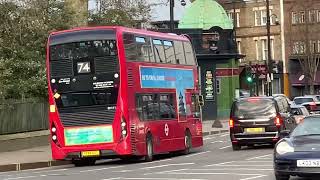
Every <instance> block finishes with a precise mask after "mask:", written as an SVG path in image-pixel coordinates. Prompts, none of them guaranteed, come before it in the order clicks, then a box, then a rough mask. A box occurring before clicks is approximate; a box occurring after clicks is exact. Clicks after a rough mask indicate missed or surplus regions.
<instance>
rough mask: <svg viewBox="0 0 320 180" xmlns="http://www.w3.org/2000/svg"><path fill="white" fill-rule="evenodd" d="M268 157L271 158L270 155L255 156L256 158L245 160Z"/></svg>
mask: <svg viewBox="0 0 320 180" xmlns="http://www.w3.org/2000/svg"><path fill="white" fill-rule="evenodd" d="M268 156H272V154H267V155H263V156H256V157H252V158H249V159H247V160H253V159H260V158H265V157H268Z"/></svg>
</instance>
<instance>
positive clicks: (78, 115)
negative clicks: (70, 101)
mask: <svg viewBox="0 0 320 180" xmlns="http://www.w3.org/2000/svg"><path fill="white" fill-rule="evenodd" d="M114 115H115V110H100V111H97V110H96V111H81V112H60V119H61V121H62V123H63V125H64V126H65V127H71V126H92V125H102V124H112V122H113V119H114Z"/></svg>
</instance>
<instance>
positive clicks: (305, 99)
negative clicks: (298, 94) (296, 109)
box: [294, 98, 313, 104]
mask: <svg viewBox="0 0 320 180" xmlns="http://www.w3.org/2000/svg"><path fill="white" fill-rule="evenodd" d="M308 102H313V99H312V98H297V99H295V100H294V103H295V104H303V103H308Z"/></svg>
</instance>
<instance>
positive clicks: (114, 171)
mask: <svg viewBox="0 0 320 180" xmlns="http://www.w3.org/2000/svg"><path fill="white" fill-rule="evenodd" d="M132 171H134V170H120V171H112V172H121V173H122V172H132Z"/></svg>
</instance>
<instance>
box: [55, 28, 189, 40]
mask: <svg viewBox="0 0 320 180" xmlns="http://www.w3.org/2000/svg"><path fill="white" fill-rule="evenodd" d="M99 29H100V30H103V29H109V30H110V29H114V30H116V31H120V32H128V33H135V34H139V35H145V36H153V37H159V38H166V39H171V40H180V41H189V39H188V38H187V37H185V36H183V35H175V34H172V33H161V32H156V31H150V30H145V29H134V28H127V27H123V26H95V27H79V28H73V29H68V30H62V31H55V32H51V33H50V36H52V35H58V34H64V33H68V32H75V31H83V30H99Z"/></svg>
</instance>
